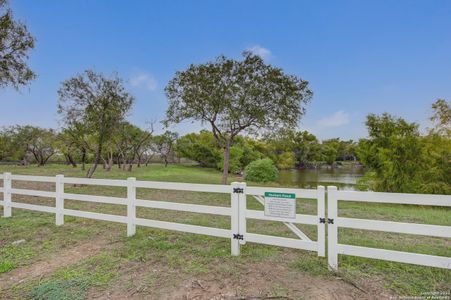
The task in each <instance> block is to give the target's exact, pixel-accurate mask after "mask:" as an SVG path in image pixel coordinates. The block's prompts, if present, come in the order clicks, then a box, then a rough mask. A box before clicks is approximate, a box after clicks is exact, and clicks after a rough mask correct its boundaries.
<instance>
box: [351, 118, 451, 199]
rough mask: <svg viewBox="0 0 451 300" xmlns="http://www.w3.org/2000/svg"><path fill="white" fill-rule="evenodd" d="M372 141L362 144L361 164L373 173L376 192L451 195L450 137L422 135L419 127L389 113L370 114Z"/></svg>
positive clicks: (372, 183)
mask: <svg viewBox="0 0 451 300" xmlns="http://www.w3.org/2000/svg"><path fill="white" fill-rule="evenodd" d="M366 125H367V128H368V131H369V138H368V139H365V140H361V141H360V143H359V150H358V153H359V157H360V159H361V161H362V163H363V164H364V165H365V166H367V167H368V168H369V169H370V170H371V171H373V172H374V176H373V178H372V179H371V180H367V179H364V180H367V184H368V187H369V188H370V189H372V190H375V191H384V192H405V193H434V194H450V193H451V176H450V174H451V173H450V171H451V169H450V153H451V142H450V139H449V138H446V137H443V136H440V135H437V134H430V135H429V136H425V137H423V136H421V135H420V134H419V131H418V125H417V124H415V123H408V122H407V121H405V120H403V119H401V118H395V117H393V116H391V115H389V114H383V115H381V116H376V115H372V114H371V115H369V116H368V118H367V122H366ZM362 182H363V181H361V183H362Z"/></svg>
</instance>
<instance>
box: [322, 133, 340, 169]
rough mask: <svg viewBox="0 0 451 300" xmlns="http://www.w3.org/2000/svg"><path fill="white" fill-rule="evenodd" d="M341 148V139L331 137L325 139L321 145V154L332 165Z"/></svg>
mask: <svg viewBox="0 0 451 300" xmlns="http://www.w3.org/2000/svg"><path fill="white" fill-rule="evenodd" d="M339 148H340V140H339V139H330V140H325V141H323V143H322V145H321V155H322V158H323V160H324V161H326V164H328V165H330V166H332V165H333V164H334V163H335V161H336V160H337V158H338V153H339V152H338V151H339Z"/></svg>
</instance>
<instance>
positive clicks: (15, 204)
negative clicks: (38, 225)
mask: <svg viewBox="0 0 451 300" xmlns="http://www.w3.org/2000/svg"><path fill="white" fill-rule="evenodd" d="M11 207H14V208H21V209H27V210H35V211H40V212H47V213H55V212H56V208H54V207H50V206H43V205H35V204H28V203H19V202H11Z"/></svg>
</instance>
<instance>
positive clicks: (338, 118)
mask: <svg viewBox="0 0 451 300" xmlns="http://www.w3.org/2000/svg"><path fill="white" fill-rule="evenodd" d="M350 121H351V119H350V117H349V114H348V113H346V112H344V111H342V110H339V111H336V112H334V113H333V114H332V115H331V116H328V117H325V118H322V119H320V120H318V122H317V123H316V125H317V126H318V127H319V128H334V127H340V126H342V125H345V124H348V123H349V122H350Z"/></svg>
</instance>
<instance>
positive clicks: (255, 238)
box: [244, 233, 318, 251]
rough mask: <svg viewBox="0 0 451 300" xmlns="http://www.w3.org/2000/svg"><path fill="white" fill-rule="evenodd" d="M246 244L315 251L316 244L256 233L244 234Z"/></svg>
mask: <svg viewBox="0 0 451 300" xmlns="http://www.w3.org/2000/svg"><path fill="white" fill-rule="evenodd" d="M244 239H245V240H246V242H252V243H259V244H265V245H272V246H281V247H287V248H295V249H303V250H310V251H317V250H318V249H317V248H318V243H317V242H314V241H303V240H298V239H292V238H285V237H278V236H272V235H263V234H256V233H246V234H245V236H244Z"/></svg>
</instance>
